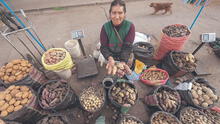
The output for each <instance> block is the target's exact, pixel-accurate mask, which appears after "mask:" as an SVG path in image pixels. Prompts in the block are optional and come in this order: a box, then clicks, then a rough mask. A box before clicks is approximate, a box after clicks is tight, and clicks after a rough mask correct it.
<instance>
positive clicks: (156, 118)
mask: <svg viewBox="0 0 220 124" xmlns="http://www.w3.org/2000/svg"><path fill="white" fill-rule="evenodd" d="M152 117H153V118H152V120H151V124H181V123H180V122H179V120H177V118H176V117H175V116H173V115H171V114H169V113H166V112H157V113H155V114H153V116H152Z"/></svg>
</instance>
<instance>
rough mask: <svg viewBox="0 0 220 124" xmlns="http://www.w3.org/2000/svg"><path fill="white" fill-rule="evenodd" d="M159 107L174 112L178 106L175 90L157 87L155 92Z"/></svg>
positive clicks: (178, 101) (178, 99)
mask: <svg viewBox="0 0 220 124" xmlns="http://www.w3.org/2000/svg"><path fill="white" fill-rule="evenodd" d="M156 96H157V99H158V102H159V105H160V107H161V108H162V109H163V110H164V111H166V112H170V113H174V112H176V110H177V109H178V108H179V106H180V104H181V103H180V102H181V100H180V96H179V94H178V92H177V91H174V90H169V89H162V88H161V89H159V90H158V92H157V93H156Z"/></svg>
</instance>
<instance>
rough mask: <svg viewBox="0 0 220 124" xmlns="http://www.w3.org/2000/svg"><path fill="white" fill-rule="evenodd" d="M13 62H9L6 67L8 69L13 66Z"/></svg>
mask: <svg viewBox="0 0 220 124" xmlns="http://www.w3.org/2000/svg"><path fill="white" fill-rule="evenodd" d="M12 66H13V64H12V63H8V64H7V65H6V66H5V68H6V69H8V68H12Z"/></svg>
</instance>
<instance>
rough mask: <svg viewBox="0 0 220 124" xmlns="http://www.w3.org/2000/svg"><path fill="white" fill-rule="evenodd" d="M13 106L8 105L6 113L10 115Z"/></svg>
mask: <svg viewBox="0 0 220 124" xmlns="http://www.w3.org/2000/svg"><path fill="white" fill-rule="evenodd" d="M14 108H15V107H14V106H13V105H10V106H9V107H8V108H7V112H8V113H10V112H13V111H14Z"/></svg>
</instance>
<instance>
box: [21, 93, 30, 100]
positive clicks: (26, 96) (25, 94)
mask: <svg viewBox="0 0 220 124" xmlns="http://www.w3.org/2000/svg"><path fill="white" fill-rule="evenodd" d="M28 95H29V92H28V91H25V92H23V95H22V98H23V99H24V98H28Z"/></svg>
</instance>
